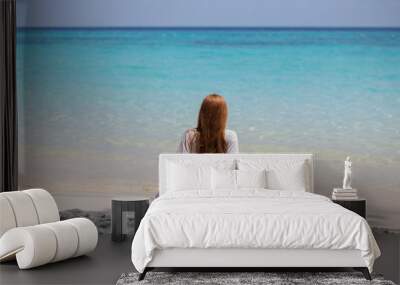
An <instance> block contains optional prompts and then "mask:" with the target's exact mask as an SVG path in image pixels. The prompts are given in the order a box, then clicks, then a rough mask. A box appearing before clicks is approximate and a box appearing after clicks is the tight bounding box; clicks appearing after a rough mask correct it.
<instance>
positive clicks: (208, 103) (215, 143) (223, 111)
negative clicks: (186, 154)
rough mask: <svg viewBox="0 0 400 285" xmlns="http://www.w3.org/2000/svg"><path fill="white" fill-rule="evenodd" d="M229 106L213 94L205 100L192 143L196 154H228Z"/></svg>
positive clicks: (221, 98) (222, 98) (220, 97)
mask: <svg viewBox="0 0 400 285" xmlns="http://www.w3.org/2000/svg"><path fill="white" fill-rule="evenodd" d="M227 117H228V106H227V104H226V102H225V99H224V97H222V96H220V95H218V94H211V95H208V96H207V97H206V98H204V100H203V103H202V104H201V107H200V112H199V118H198V121H197V128H196V130H197V135H196V138H195V140H193V143H192V149H193V150H194V152H196V153H226V152H227V149H228V146H227V143H226V140H225V127H226V121H227Z"/></svg>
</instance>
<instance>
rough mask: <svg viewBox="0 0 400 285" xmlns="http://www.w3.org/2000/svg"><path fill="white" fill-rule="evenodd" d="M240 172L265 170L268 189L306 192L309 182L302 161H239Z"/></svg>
mask: <svg viewBox="0 0 400 285" xmlns="http://www.w3.org/2000/svg"><path fill="white" fill-rule="evenodd" d="M238 168H239V169H240V170H255V169H258V170H261V169H266V170H267V181H268V185H267V188H268V189H273V190H288V191H307V189H309V182H308V179H306V177H307V172H306V165H305V161H303V160H275V161H274V160H263V159H254V160H253V159H240V160H239V161H238Z"/></svg>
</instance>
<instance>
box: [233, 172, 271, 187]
mask: <svg viewBox="0 0 400 285" xmlns="http://www.w3.org/2000/svg"><path fill="white" fill-rule="evenodd" d="M236 177H237V178H236V179H237V187H238V188H239V189H240V188H268V184H267V170H266V169H262V170H256V169H254V170H236Z"/></svg>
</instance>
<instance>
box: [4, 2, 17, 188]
mask: <svg viewBox="0 0 400 285" xmlns="http://www.w3.org/2000/svg"><path fill="white" fill-rule="evenodd" d="M0 5H1V6H0V96H1V97H0V108H1V110H0V111H1V113H0V116H1V118H0V120H1V122H0V123H1V162H0V163H1V171H0V180H1V181H0V183H1V184H0V191H1V192H2V191H14V190H18V153H17V150H18V144H17V98H16V83H15V77H16V70H15V37H16V7H15V5H16V4H15V0H0Z"/></svg>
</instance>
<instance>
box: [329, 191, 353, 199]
mask: <svg viewBox="0 0 400 285" xmlns="http://www.w3.org/2000/svg"><path fill="white" fill-rule="evenodd" d="M332 199H334V200H357V199H358V194H357V189H354V188H353V189H343V188H333V193H332Z"/></svg>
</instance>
